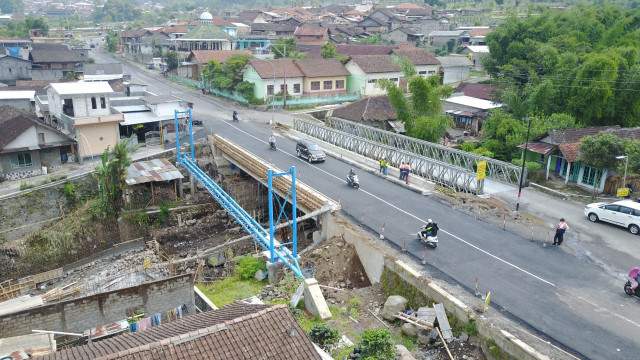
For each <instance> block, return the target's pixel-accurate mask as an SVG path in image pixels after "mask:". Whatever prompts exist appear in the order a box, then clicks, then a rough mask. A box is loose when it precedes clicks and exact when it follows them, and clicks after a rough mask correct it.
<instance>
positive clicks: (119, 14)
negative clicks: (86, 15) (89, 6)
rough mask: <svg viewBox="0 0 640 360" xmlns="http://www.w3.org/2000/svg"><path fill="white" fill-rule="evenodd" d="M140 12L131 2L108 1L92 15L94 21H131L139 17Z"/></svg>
mask: <svg viewBox="0 0 640 360" xmlns="http://www.w3.org/2000/svg"><path fill="white" fill-rule="evenodd" d="M140 14H141V13H140V10H138V9H136V7H135V5H134V4H133V2H131V1H127V0H108V1H107V2H105V4H104V6H103V7H102V8H99V9H97V10H96V11H95V12H94V13H93V18H94V20H96V21H117V22H123V21H133V20H136V19H138V18H139V17H140Z"/></svg>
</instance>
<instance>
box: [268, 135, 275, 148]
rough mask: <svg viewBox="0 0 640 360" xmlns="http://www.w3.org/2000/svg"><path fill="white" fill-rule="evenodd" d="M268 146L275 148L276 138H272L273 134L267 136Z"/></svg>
mask: <svg viewBox="0 0 640 360" xmlns="http://www.w3.org/2000/svg"><path fill="white" fill-rule="evenodd" d="M269 146H271V147H275V146H276V137H275V136H273V134H271V136H269Z"/></svg>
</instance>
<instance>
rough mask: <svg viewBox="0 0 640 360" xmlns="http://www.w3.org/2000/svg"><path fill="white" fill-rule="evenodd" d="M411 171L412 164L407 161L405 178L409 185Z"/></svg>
mask: <svg viewBox="0 0 640 360" xmlns="http://www.w3.org/2000/svg"><path fill="white" fill-rule="evenodd" d="M410 172H411V166H410V165H409V163H407V164H406V165H405V167H404V180H405V181H406V183H407V185H409V173H410Z"/></svg>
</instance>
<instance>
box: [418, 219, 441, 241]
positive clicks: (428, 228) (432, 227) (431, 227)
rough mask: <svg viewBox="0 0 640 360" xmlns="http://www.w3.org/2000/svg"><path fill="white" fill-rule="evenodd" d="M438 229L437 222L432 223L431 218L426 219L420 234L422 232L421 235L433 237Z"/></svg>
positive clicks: (436, 234)
mask: <svg viewBox="0 0 640 360" xmlns="http://www.w3.org/2000/svg"><path fill="white" fill-rule="evenodd" d="M438 230H440V229H439V228H438V223H434V222H433V220H431V219H428V220H427V224H426V225H425V226H424V230H422V231H421V232H420V234H422V237H428V236H433V237H435V236H438Z"/></svg>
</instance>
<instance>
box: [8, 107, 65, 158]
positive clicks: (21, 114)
mask: <svg viewBox="0 0 640 360" xmlns="http://www.w3.org/2000/svg"><path fill="white" fill-rule="evenodd" d="M34 125H38V126H41V127H43V128H46V129H48V130H50V131H53V132H55V133H57V134H59V135H61V136H62V137H64V138H65V139H68V140H72V139H71V138H70V137H69V136H68V135H66V134H64V133H62V132H61V131H59V130H57V129H55V128H54V127H51V126H49V125H47V124H45V123H44V122H42V121H40V120H39V119H38V118H37V117H35V116H34V115H32V114H30V113H28V112H26V111H24V110H21V109H17V108H14V107H13V106H9V105H3V106H0V129H2V131H0V150H2V149H3V148H4V147H5V146H7V145H9V144H10V143H11V142H12V141H13V140H15V139H16V138H17V137H18V136H20V135H22V134H23V133H24V132H25V131H27V129H29V128H30V127H32V126H34Z"/></svg>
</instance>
